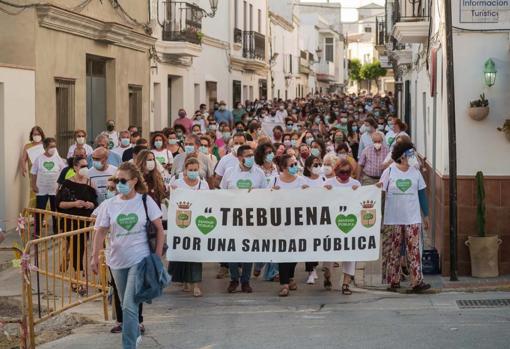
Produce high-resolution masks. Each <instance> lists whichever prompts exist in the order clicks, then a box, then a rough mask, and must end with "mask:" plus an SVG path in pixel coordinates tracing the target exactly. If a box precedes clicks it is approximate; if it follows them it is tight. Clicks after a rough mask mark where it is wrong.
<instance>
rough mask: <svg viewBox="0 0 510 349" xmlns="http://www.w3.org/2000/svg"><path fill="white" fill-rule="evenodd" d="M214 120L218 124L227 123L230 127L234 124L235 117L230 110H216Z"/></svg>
mask: <svg viewBox="0 0 510 349" xmlns="http://www.w3.org/2000/svg"><path fill="white" fill-rule="evenodd" d="M214 118H215V119H216V122H217V123H218V124H219V123H221V122H227V123H228V124H229V125H231V124H233V123H234V117H233V116H232V112H231V111H230V110H226V109H225V110H216V111H215V112H214Z"/></svg>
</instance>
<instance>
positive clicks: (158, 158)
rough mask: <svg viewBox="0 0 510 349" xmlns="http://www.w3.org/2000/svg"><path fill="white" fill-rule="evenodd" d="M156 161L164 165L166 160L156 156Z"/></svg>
mask: <svg viewBox="0 0 510 349" xmlns="http://www.w3.org/2000/svg"><path fill="white" fill-rule="evenodd" d="M156 160H158V162H159V163H160V164H161V165H163V164H164V163H165V160H166V158H165V157H164V156H156Z"/></svg>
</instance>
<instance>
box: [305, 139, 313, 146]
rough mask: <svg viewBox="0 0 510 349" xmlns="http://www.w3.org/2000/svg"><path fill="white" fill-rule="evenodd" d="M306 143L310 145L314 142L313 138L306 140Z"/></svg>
mask: <svg viewBox="0 0 510 349" xmlns="http://www.w3.org/2000/svg"><path fill="white" fill-rule="evenodd" d="M305 141H306V144H308V145H310V144H312V142H313V138H312V137H309V138H306V139H305Z"/></svg>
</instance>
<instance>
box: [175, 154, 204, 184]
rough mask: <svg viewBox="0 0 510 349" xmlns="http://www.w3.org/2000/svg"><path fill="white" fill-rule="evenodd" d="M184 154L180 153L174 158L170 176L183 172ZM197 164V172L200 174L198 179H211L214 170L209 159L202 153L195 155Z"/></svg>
mask: <svg viewBox="0 0 510 349" xmlns="http://www.w3.org/2000/svg"><path fill="white" fill-rule="evenodd" d="M186 157H187V154H186V153H182V154H179V155H177V156H176V157H175V158H174V163H173V166H172V175H179V174H180V173H181V172H182V171H184V163H185V162H186ZM197 159H198V162H199V163H200V169H199V170H198V172H199V173H200V177H201V178H203V179H207V178H210V177H212V175H213V174H214V173H213V172H214V168H213V166H212V162H211V159H210V158H209V157H208V156H207V155H205V154H202V153H198V155H197Z"/></svg>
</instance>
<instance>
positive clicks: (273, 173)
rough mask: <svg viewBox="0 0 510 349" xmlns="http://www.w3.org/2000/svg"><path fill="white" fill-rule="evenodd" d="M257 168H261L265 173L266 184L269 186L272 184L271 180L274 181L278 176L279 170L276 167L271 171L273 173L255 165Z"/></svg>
mask: <svg viewBox="0 0 510 349" xmlns="http://www.w3.org/2000/svg"><path fill="white" fill-rule="evenodd" d="M255 166H256V167H258V168H260V170H261V171H262V172H264V176H266V182H267V185H268V186H269V183H271V179H274V178H275V177H276V176H278V174H279V173H278V169H277V168H276V165H273V168H272V169H271V172H269V171H267V172H266V171H264V169H263V168H262V167H261V166H259V165H255Z"/></svg>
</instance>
